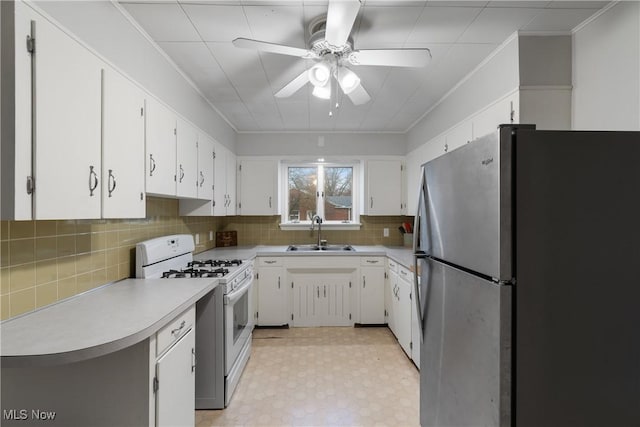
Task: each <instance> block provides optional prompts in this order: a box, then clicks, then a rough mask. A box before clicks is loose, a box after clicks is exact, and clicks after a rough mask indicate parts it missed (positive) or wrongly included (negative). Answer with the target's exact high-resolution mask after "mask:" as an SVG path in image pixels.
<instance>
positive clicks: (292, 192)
mask: <svg viewBox="0 0 640 427" xmlns="http://www.w3.org/2000/svg"><path fill="white" fill-rule="evenodd" d="M317 191H318V169H317V168H316V167H290V168H289V212H288V214H289V218H288V219H289V221H292V222H297V221H306V220H308V219H310V218H311V217H312V216H313V215H315V214H316V192H317Z"/></svg>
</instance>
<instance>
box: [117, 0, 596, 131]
mask: <svg viewBox="0 0 640 427" xmlns="http://www.w3.org/2000/svg"><path fill="white" fill-rule="evenodd" d="M119 3H121V4H122V6H123V7H124V9H125V10H126V12H127V13H129V14H130V15H131V17H132V18H133V19H135V20H136V21H137V23H138V24H139V25H140V27H141V28H142V29H143V30H144V31H146V32H147V33H148V35H149V36H150V38H151V39H153V40H154V41H155V42H156V44H157V45H158V46H159V47H160V48H161V49H163V50H164V51H165V52H166V54H167V55H168V56H169V57H170V58H171V59H172V60H173V62H174V63H175V64H176V65H177V66H178V67H179V68H180V69H181V70H182V72H183V73H184V74H185V75H186V76H188V78H189V79H191V81H192V82H193V83H194V84H195V85H196V86H197V88H198V89H199V91H200V92H201V93H202V94H203V96H205V97H206V98H207V99H208V101H209V102H210V103H211V104H212V105H214V106H215V107H216V108H217V109H218V111H220V113H221V114H223V115H224V116H225V117H226V118H227V120H228V121H229V122H230V123H231V124H232V125H233V126H234V127H235V129H236V130H237V131H239V132H260V131H323V132H329V131H337V132H406V131H407V130H409V129H410V128H411V127H412V125H413V124H414V123H415V122H416V121H417V120H419V119H420V117H421V116H422V115H423V114H424V113H425V112H426V111H427V110H429V109H430V108H431V107H433V105H434V104H435V103H436V102H437V101H438V100H439V99H441V98H442V96H444V95H445V94H446V93H447V92H448V91H449V90H450V89H451V88H452V87H453V86H454V85H455V84H456V83H458V82H459V81H460V79H462V78H463V77H464V76H465V75H467V74H468V73H469V72H471V71H472V70H473V69H474V68H475V67H476V66H477V65H478V64H479V63H480V62H481V61H482V60H483V59H484V58H486V57H487V55H489V54H490V53H491V52H492V51H493V50H495V49H496V48H497V47H498V46H499V45H500V44H502V43H503V42H504V41H505V39H507V38H508V37H509V36H510V35H511V34H513V33H514V32H515V31H518V30H521V31H526V32H528V33H529V32H532V33H535V32H546V33H562V32H565V33H568V32H569V31H571V30H572V29H573V28H575V27H576V26H577V25H578V24H580V23H581V22H583V21H584V20H586V19H588V18H589V17H590V16H592V15H593V14H594V13H596V12H597V11H598V10H599V9H600V8H602V7H604V6H605V5H606V4H608V2H601V1H490V2H487V1H398V0H396V1H382V0H362V6H361V7H360V10H359V12H358V16H357V17H356V21H355V23H354V26H353V31H352V33H351V36H352V38H353V41H354V47H355V48H356V49H367V48H410V47H414V48H422V47H427V48H429V49H430V50H431V55H432V61H431V62H430V63H429V64H428V65H427V66H426V67H425V68H420V69H402V68H393V67H354V70H355V71H356V72H357V73H358V75H359V76H360V77H361V79H362V84H363V86H364V87H365V89H366V90H367V91H368V92H369V94H370V95H371V101H370V102H368V103H367V104H364V105H360V106H354V105H353V104H352V103H351V102H350V101H349V100H348V99H347V98H346V97H345V98H344V99H342V102H341V103H340V107H339V108H338V109H337V110H336V111H335V113H334V115H333V117H329V115H328V111H329V105H328V101H325V100H320V99H318V98H315V97H314V96H311V86H310V85H307V86H305V87H304V88H302V89H301V90H299V91H298V92H296V93H295V94H294V95H293V96H291V97H289V98H276V97H275V96H274V94H275V93H276V92H278V91H279V90H280V89H281V88H282V87H283V86H284V85H286V84H287V83H288V82H290V81H291V80H292V79H294V78H295V77H296V76H298V75H299V74H300V73H302V72H303V71H304V70H305V69H307V68H309V67H310V66H311V65H313V63H314V62H313V61H312V60H308V59H301V58H296V57H289V56H284V55H277V54H270V53H258V52H257V51H252V50H247V49H239V48H236V47H234V46H233V45H232V44H231V41H232V40H233V39H235V38H237V37H245V38H252V39H258V40H265V41H270V42H272V43H278V44H284V45H289V46H294V47H299V48H306V47H307V46H306V39H307V34H306V31H307V25H308V24H309V22H310V21H311V20H312V19H313V18H316V17H317V16H320V15H323V14H325V13H326V10H327V4H328V1H327V0H324V1H322V0H318V1H316V0H288V1H272V0H262V1H248V0H238V1H197V0H178V1H162V0H158V1H153V0H151V1H149V0H144V1H143V0H138V1H135V0H121V1H120V2H119Z"/></svg>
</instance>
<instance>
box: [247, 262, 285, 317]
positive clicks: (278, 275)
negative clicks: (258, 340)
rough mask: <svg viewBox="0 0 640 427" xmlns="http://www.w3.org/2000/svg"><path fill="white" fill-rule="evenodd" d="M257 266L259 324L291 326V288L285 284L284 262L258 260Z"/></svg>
mask: <svg viewBox="0 0 640 427" xmlns="http://www.w3.org/2000/svg"><path fill="white" fill-rule="evenodd" d="M270 263H272V264H270ZM257 264H258V267H257V271H258V276H257V281H256V286H257V287H258V310H257V314H256V319H257V324H258V325H259V326H282V325H287V324H289V322H290V320H291V316H290V311H289V295H290V293H289V289H290V288H289V287H287V286H286V285H285V282H284V268H283V267H282V261H281V260H279V259H274V258H267V259H263V258H258V260H257Z"/></svg>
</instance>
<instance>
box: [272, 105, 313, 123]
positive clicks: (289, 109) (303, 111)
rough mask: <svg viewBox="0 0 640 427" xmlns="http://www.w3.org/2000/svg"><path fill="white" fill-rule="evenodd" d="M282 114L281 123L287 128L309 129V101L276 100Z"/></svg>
mask: <svg viewBox="0 0 640 427" xmlns="http://www.w3.org/2000/svg"><path fill="white" fill-rule="evenodd" d="M276 102H277V105H278V110H279V111H280V114H281V116H282V124H283V125H284V127H285V128H286V129H289V130H308V129H309V102H308V101H305V102H299V101H282V100H278V101H276Z"/></svg>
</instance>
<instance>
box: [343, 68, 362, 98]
mask: <svg viewBox="0 0 640 427" xmlns="http://www.w3.org/2000/svg"><path fill="white" fill-rule="evenodd" d="M338 83H340V88H341V89H342V91H343V92H344V94H345V95H348V94H350V93H351V92H353V91H354V90H355V88H357V87H358V85H359V84H360V77H358V75H357V74H356V73H354V72H353V71H351V70H350V69H348V68H346V67H343V68H340V70H339V76H338Z"/></svg>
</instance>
